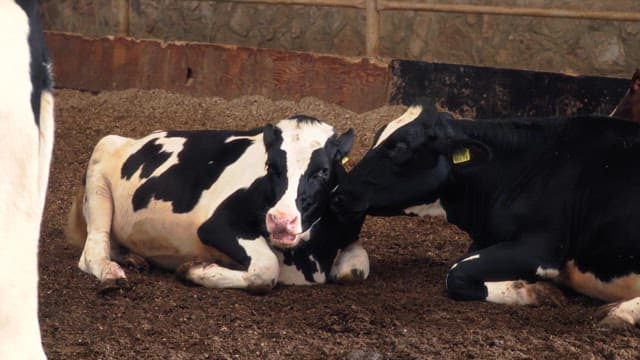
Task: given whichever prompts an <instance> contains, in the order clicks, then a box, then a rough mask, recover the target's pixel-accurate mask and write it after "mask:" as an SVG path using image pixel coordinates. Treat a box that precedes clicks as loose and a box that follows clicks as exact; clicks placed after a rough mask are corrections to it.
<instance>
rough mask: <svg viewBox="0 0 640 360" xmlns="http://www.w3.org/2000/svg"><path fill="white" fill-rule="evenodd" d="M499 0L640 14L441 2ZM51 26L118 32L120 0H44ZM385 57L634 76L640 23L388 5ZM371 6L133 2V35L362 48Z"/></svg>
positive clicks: (623, 4) (622, 4) (629, 0)
mask: <svg viewBox="0 0 640 360" xmlns="http://www.w3.org/2000/svg"><path fill="white" fill-rule="evenodd" d="M428 2H434V3H446V2H450V3H456V4H460V3H466V4H481V5H500V6H528V7H547V8H562V9H575V10H587V9H589V10H611V11H634V12H640V1H638V0H610V1H606V2H605V1H600V0H509V1H508V0H488V1H479V0H475V1H474V0H466V1H453V0H437V1H428ZM42 3H43V18H44V22H45V27H46V28H47V29H50V30H60V31H71V32H77V33H82V34H87V35H93V36H104V35H113V34H115V33H116V32H117V31H116V29H117V25H118V24H117V16H116V12H115V2H114V1H106V0H42ZM380 26H381V45H380V55H381V56H383V57H387V58H399V59H412V60H424V61H429V62H444V63H454V64H466V65H479V66H494V67H500V68H514V69H527V70H539V71H551V72H562V73H569V74H579V75H603V76H618V77H628V76H630V74H631V73H632V72H633V69H635V68H636V67H637V66H639V65H640V42H639V41H638V38H639V37H640V22H619V21H618V22H614V21H594V20H570V19H550V18H534V17H516V16H494V15H465V14H450V13H430V12H417V11H385V12H382V15H381V24H380ZM364 28H365V16H364V11H362V10H358V9H346V8H324V7H307V6H285V5H249V4H234V3H230V2H214V1H175V0H130V26H129V32H130V35H131V36H133V37H137V38H158V39H165V40H186V41H202V42H215V43H222V44H236V45H240V46H253V47H265V48H272V49H281V50H299V51H311V52H320V53H332V54H340V55H356V56H361V55H364V52H365V45H364V44H365V35H364Z"/></svg>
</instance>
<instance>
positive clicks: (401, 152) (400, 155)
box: [388, 142, 413, 164]
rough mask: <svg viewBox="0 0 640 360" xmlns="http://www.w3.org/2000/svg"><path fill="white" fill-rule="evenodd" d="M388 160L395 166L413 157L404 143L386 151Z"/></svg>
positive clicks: (396, 144) (398, 143) (399, 143)
mask: <svg viewBox="0 0 640 360" xmlns="http://www.w3.org/2000/svg"><path fill="white" fill-rule="evenodd" d="M388 154H389V158H391V160H392V161H393V162H394V163H396V164H403V163H405V162H407V161H409V160H410V159H411V156H412V155H413V153H412V151H411V148H409V145H408V144H407V143H405V142H397V143H395V144H394V145H393V146H391V147H390V148H389V149H388Z"/></svg>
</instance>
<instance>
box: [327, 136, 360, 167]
mask: <svg viewBox="0 0 640 360" xmlns="http://www.w3.org/2000/svg"><path fill="white" fill-rule="evenodd" d="M354 138H355V134H354V131H353V129H349V130H347V131H346V132H345V133H344V134H342V135H340V136H339V137H337V138H335V139H333V140H332V141H331V148H330V150H329V151H330V155H331V157H332V158H333V159H334V160H338V161H340V162H343V161H344V159H346V156H347V155H348V154H349V152H350V151H351V147H352V146H353V140H354Z"/></svg>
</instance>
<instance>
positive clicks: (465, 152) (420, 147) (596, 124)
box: [332, 106, 640, 324]
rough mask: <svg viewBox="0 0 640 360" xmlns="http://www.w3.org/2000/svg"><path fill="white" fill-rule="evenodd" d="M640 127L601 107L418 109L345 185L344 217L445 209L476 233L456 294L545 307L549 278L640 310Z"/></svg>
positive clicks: (620, 311)
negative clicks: (515, 112) (532, 115)
mask: <svg viewBox="0 0 640 360" xmlns="http://www.w3.org/2000/svg"><path fill="white" fill-rule="evenodd" d="M638 159H640V126H639V125H638V124H637V123H633V122H630V121H624V120H618V119H611V118H608V117H599V116H579V117H559V118H547V119H509V120H483V121H469V120H454V119H452V118H451V117H450V116H449V115H448V114H445V113H441V112H437V111H435V110H434V109H430V108H428V107H426V106H425V107H422V106H414V107H411V108H409V110H408V111H407V112H406V113H405V114H404V115H403V116H402V117H400V118H398V119H396V120H395V121H392V122H391V123H389V124H388V125H387V126H386V127H384V128H383V129H382V130H381V131H380V132H379V133H378V134H377V137H376V140H375V145H374V146H373V148H372V149H371V150H370V151H369V152H368V153H367V154H366V155H365V156H364V158H363V159H362V161H361V162H360V163H358V164H357V165H356V166H355V168H354V169H353V170H352V172H351V173H350V174H349V175H348V176H347V179H346V180H345V181H344V182H343V184H342V185H341V186H340V187H339V188H338V189H337V190H336V191H335V192H334V194H333V198H332V207H334V208H335V209H336V210H337V211H339V212H340V213H341V214H342V215H341V216H342V217H343V218H344V219H348V218H349V217H350V216H353V215H358V216H361V215H362V214H364V213H367V214H373V215H383V216H391V215H399V214H407V213H413V214H423V213H426V212H427V210H430V211H431V213H437V212H438V211H434V208H437V206H436V205H434V204H437V202H438V201H439V203H440V204H441V206H442V207H441V208H440V210H439V212H440V213H441V214H443V215H445V216H446V217H447V220H448V221H449V222H450V223H453V224H455V225H457V226H458V227H460V228H461V229H463V230H465V231H466V232H468V233H469V234H470V236H471V238H472V239H473V244H472V246H471V248H470V249H469V252H468V254H467V255H466V256H465V257H464V258H463V259H461V260H460V261H458V262H457V263H456V264H454V265H453V266H452V267H451V269H450V270H449V272H448V274H447V280H446V287H447V291H448V295H449V296H450V297H451V298H453V299H456V300H486V301H490V302H495V303H505V304H523V305H524V304H540V303H544V302H548V301H554V302H556V301H557V300H560V298H559V297H557V296H560V295H561V292H559V290H558V289H557V288H555V287H553V286H551V285H550V284H549V283H548V282H543V281H540V282H539V281H538V280H552V281H555V282H557V283H561V284H564V285H566V286H568V287H570V288H572V289H574V290H576V291H578V292H581V293H583V294H586V295H589V296H591V297H594V298H597V299H601V300H604V301H607V302H618V303H615V304H611V305H610V306H609V307H607V308H606V309H607V311H606V314H604V320H603V321H604V322H605V323H608V324H624V323H630V324H636V323H638V320H639V319H640V297H639V296H640V276H639V275H638V274H640V241H639V238H640V211H639V209H640V166H637V163H638Z"/></svg>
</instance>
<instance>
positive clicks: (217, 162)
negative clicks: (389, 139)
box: [67, 116, 369, 292]
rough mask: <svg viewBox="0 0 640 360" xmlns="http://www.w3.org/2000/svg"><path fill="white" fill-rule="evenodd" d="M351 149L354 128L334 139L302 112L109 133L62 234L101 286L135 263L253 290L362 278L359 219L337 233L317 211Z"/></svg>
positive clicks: (365, 264)
mask: <svg viewBox="0 0 640 360" xmlns="http://www.w3.org/2000/svg"><path fill="white" fill-rule="evenodd" d="M352 143H353V132H352V131H351V130H350V131H348V132H346V133H344V134H343V135H341V136H337V135H336V134H335V132H334V129H333V127H331V126H329V125H327V124H325V123H322V122H320V121H318V120H317V119H314V118H310V117H306V116H294V117H291V118H289V119H285V120H282V121H280V122H278V123H277V124H276V125H275V126H273V125H267V126H265V127H263V128H258V129H254V130H248V131H216V130H202V131H167V132H155V133H153V134H151V135H148V136H146V137H144V138H142V139H130V138H125V137H120V136H116V135H109V136H106V137H104V138H103V139H102V140H100V142H99V143H98V144H97V145H96V147H95V149H94V151H93V154H92V155H91V159H90V160H89V166H88V169H87V174H86V180H85V181H86V191H85V190H84V189H83V191H81V192H80V193H79V197H78V198H77V199H76V201H75V202H74V205H73V206H72V209H71V212H70V216H69V225H68V227H67V237H68V239H69V240H70V241H72V242H73V243H76V244H78V245H80V246H84V251H83V252H82V256H81V258H80V262H79V267H80V269H82V270H83V271H85V272H87V273H89V274H93V275H94V276H96V277H97V278H98V279H99V280H100V281H101V282H102V289H111V288H113V287H114V286H115V287H120V286H122V285H123V283H124V280H125V279H126V276H125V273H124V271H123V269H122V268H121V266H120V265H119V264H118V262H120V263H122V262H123V261H131V259H135V261H134V263H140V262H141V261H143V260H149V261H151V262H152V263H154V264H155V265H158V266H160V267H163V268H166V269H170V270H176V271H177V272H178V273H179V274H181V275H182V276H183V277H184V278H186V279H188V280H190V281H192V282H194V283H197V284H200V285H203V286H206V287H213V288H243V289H248V290H251V291H256V292H265V291H268V290H270V289H271V288H272V287H273V286H274V285H275V284H276V282H280V283H284V284H313V283H323V282H325V281H327V280H335V281H349V280H356V279H357V280H360V279H364V278H366V277H367V275H368V273H369V261H368V257H367V253H366V252H365V250H364V249H363V248H362V247H361V246H360V245H359V244H358V243H357V242H356V240H357V237H358V232H359V229H360V226H361V225H362V220H363V219H359V220H358V221H357V222H356V223H355V224H350V225H348V226H346V225H345V226H343V225H342V224H340V223H339V222H338V221H337V219H336V218H335V216H334V215H333V214H331V213H330V212H326V211H325V210H326V209H327V203H328V199H329V192H330V191H331V190H332V189H333V188H334V187H335V186H336V185H337V183H338V180H339V178H341V177H344V168H343V167H342V164H341V162H340V161H341V160H342V159H343V158H344V157H345V156H346V154H347V153H348V152H349V150H350V149H351V146H352ZM83 194H84V195H83ZM83 198H84V199H83ZM343 230H344V231H343ZM85 240H86V241H85ZM118 248H124V249H126V253H128V256H126V257H124V256H121V255H122V252H120V251H118ZM114 260H115V261H114Z"/></svg>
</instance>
